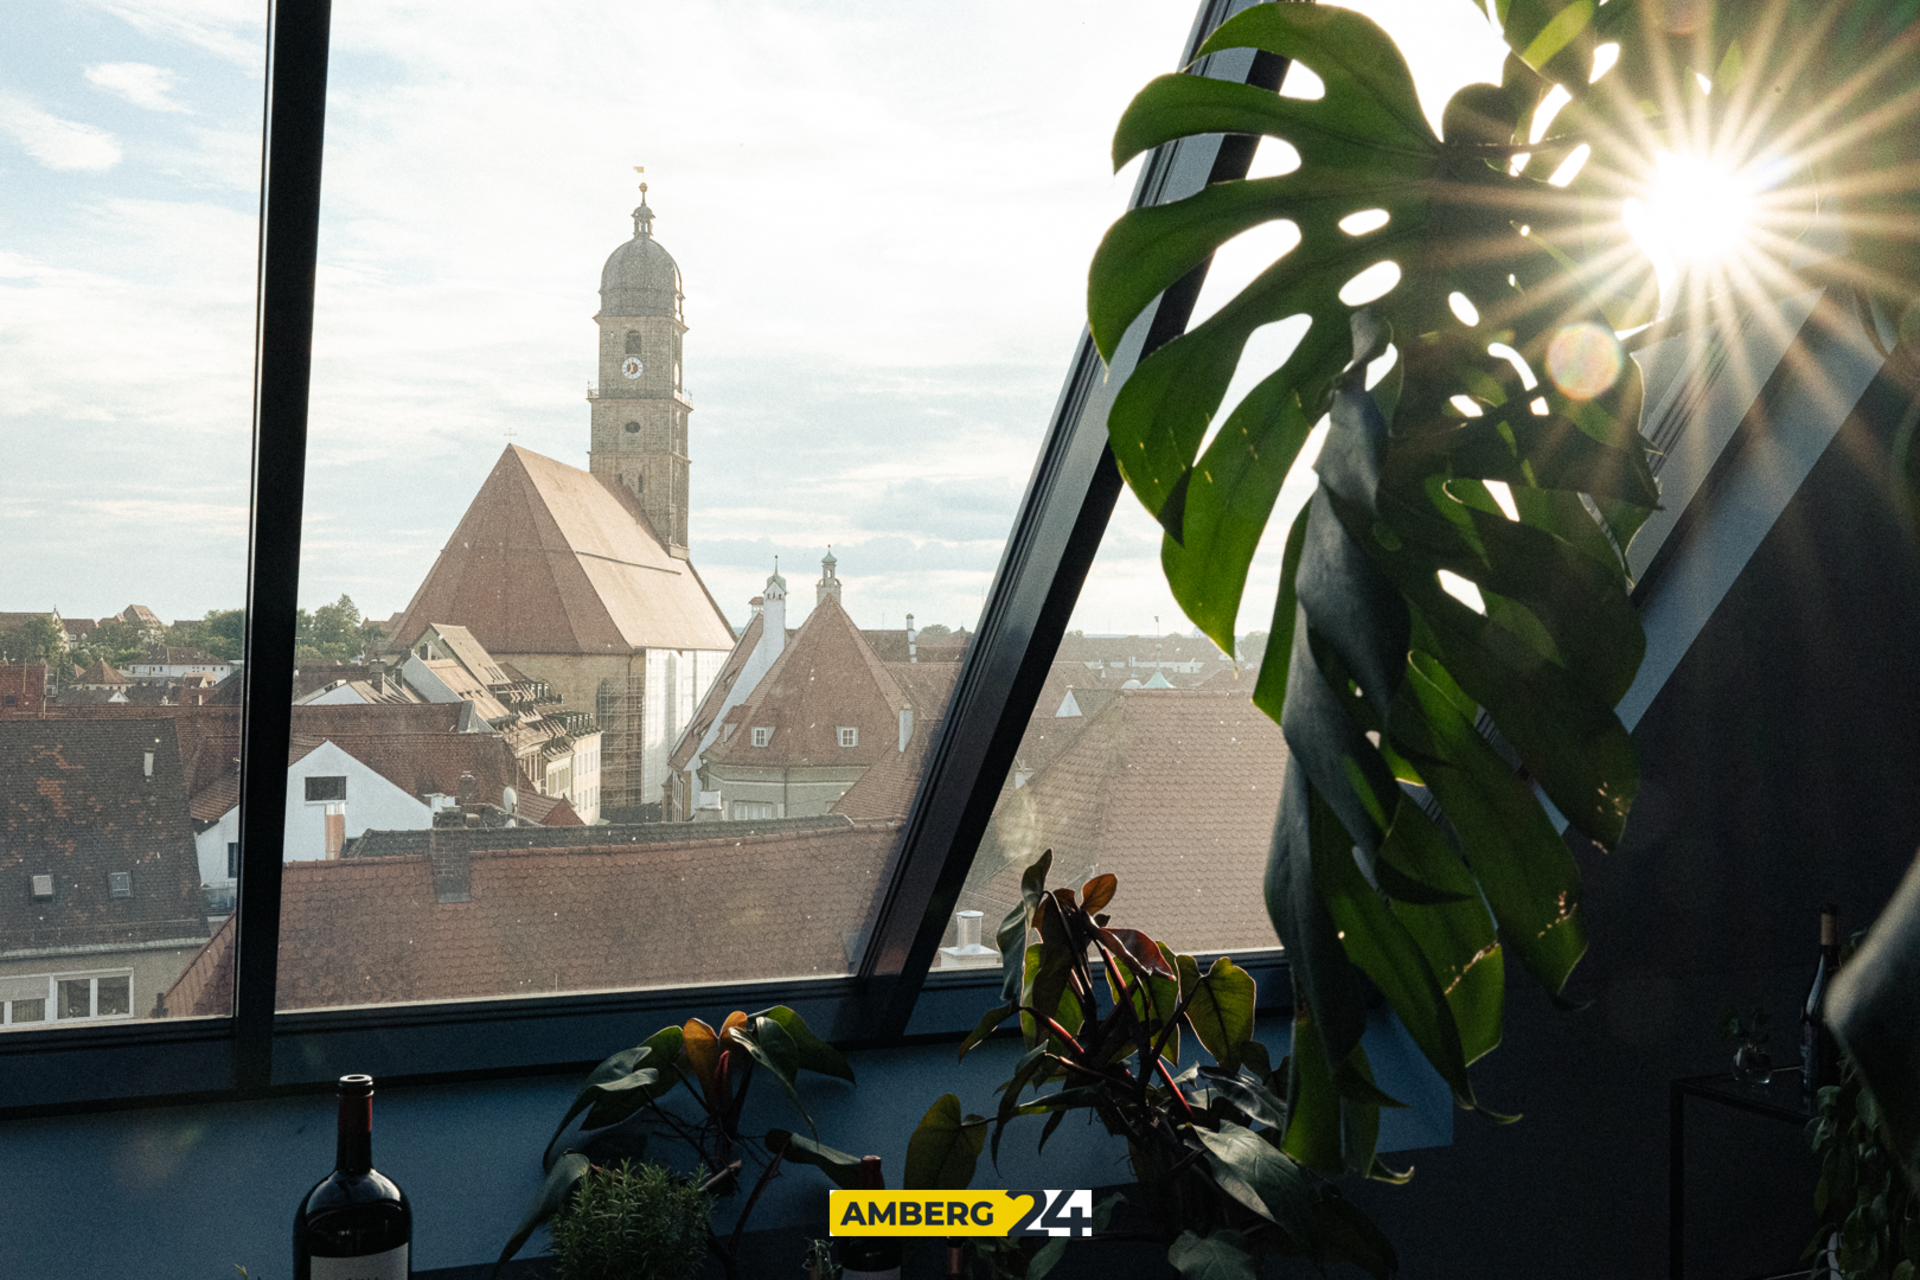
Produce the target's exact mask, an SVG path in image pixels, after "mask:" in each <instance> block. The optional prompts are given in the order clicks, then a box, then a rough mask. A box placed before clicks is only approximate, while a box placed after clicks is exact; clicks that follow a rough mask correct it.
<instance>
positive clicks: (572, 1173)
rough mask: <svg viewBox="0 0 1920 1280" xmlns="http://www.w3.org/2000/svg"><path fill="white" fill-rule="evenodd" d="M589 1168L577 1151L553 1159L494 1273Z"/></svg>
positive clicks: (556, 1208) (553, 1211)
mask: <svg viewBox="0 0 1920 1280" xmlns="http://www.w3.org/2000/svg"><path fill="white" fill-rule="evenodd" d="M615 1056H616V1057H618V1056H619V1055H617V1054H616V1055H615ZM565 1127H566V1126H565V1125H562V1126H561V1128H563V1129H564V1128H565ZM588 1168H589V1165H588V1162H587V1158H586V1157H585V1156H583V1155H581V1154H580V1153H579V1152H577V1151H569V1152H568V1153H567V1154H565V1155H563V1156H561V1157H560V1158H559V1159H558V1160H556V1161H554V1162H553V1168H552V1169H550V1170H548V1171H547V1176H546V1179H545V1180H544V1181H543V1182H541V1184H540V1189H539V1190H538V1191H536V1192H535V1193H534V1196H533V1206H532V1207H531V1208H529V1209H528V1210H527V1216H526V1217H524V1218H522V1219H520V1225H519V1226H518V1227H516V1228H514V1232H513V1235H512V1237H511V1238H510V1239H509V1240H508V1241H507V1247H506V1248H504V1249H502V1250H501V1251H500V1257H499V1258H498V1259H497V1260H496V1261H495V1262H494V1264H493V1273H492V1274H493V1275H495V1276H498V1275H499V1274H500V1268H501V1267H504V1266H505V1265H506V1264H507V1260H508V1259H509V1258H511V1257H513V1255H514V1254H516V1253H518V1252H520V1247H521V1246H522V1245H524V1244H526V1242H527V1241H528V1240H529V1239H530V1238H531V1237H532V1236H533V1233H534V1232H535V1231H537V1230H538V1229H539V1227H540V1224H541V1223H543V1222H548V1221H551V1220H552V1218H553V1215H554V1214H556V1213H559V1212H560V1207H561V1206H562V1205H564V1204H565V1203H566V1202H567V1196H568V1194H569V1193H571V1192H572V1190H573V1188H574V1184H576V1183H578V1182H579V1181H580V1179H582V1178H584V1177H586V1176H587V1169H588Z"/></svg>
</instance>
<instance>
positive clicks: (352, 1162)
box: [293, 1076, 413, 1280]
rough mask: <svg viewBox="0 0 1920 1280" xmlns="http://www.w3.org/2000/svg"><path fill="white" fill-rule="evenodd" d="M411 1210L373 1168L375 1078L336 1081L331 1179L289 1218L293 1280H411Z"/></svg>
mask: <svg viewBox="0 0 1920 1280" xmlns="http://www.w3.org/2000/svg"><path fill="white" fill-rule="evenodd" d="M412 1243H413V1210H412V1209H410V1208H409V1207H408V1206H407V1196H406V1193H405V1192H404V1191H402V1190H400V1188H399V1187H398V1186H396V1185H394V1182H393V1179H391V1178H389V1177H387V1176H386V1175H385V1174H383V1173H380V1172H379V1171H378V1170H376V1169H375V1168H374V1167H373V1077H372V1076H341V1077H340V1143H339V1150H338V1154H337V1155H336V1156H335V1158H334V1165H333V1172H332V1173H330V1174H328V1175H327V1176H326V1177H324V1178H322V1179H321V1180H320V1182H319V1183H318V1184H317V1185H316V1186H315V1187H314V1188H313V1190H311V1191H309V1192H307V1196H306V1199H304V1200H302V1201H301V1202H300V1211H299V1212H298V1213H296V1214H295V1215H294V1217H293V1277H294V1280H410V1278H411V1277H412V1275H413V1267H412V1262H411V1259H410V1258H409V1257H408V1254H409V1252H410V1246H411V1245H412Z"/></svg>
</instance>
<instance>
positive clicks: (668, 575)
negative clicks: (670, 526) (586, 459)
mask: <svg viewBox="0 0 1920 1280" xmlns="http://www.w3.org/2000/svg"><path fill="white" fill-rule="evenodd" d="M443 621H444V622H452V623H456V624H457V625H460V626H463V627H466V628H467V629H468V630H470V631H471V632H472V633H473V635H474V637H475V638H476V639H477V640H478V641H479V642H480V643H481V644H483V645H485V646H486V647H487V649H488V650H490V651H492V652H494V653H502V654H527V653H545V654H625V653H632V652H633V651H635V650H637V649H645V648H667V649H712V650H724V649H730V648H732V647H733V628H732V627H731V626H729V625H728V623H727V620H726V616H725V615H724V614H723V613H722V612H721V611H720V606H719V605H718V604H716V603H714V600H713V597H712V596H711V595H709V594H708V592H707V589H706V586H705V584H703V583H702V582H701V581H700V577H699V575H698V574H697V573H695V572H694V568H693V565H692V564H691V563H690V562H688V561H685V560H679V559H676V558H674V557H673V556H670V555H668V554H667V550H666V548H665V547H664V546H662V545H661V543H660V540H659V539H658V538H657V537H655V536H654V533H653V530H652V529H651V527H650V526H649V525H648V524H647V520H646V516H645V515H643V514H642V513H641V510H640V504H639V502H638V500H637V499H635V498H634V496H633V495H632V494H631V493H629V492H628V491H627V490H626V489H624V488H622V487H620V486H619V485H615V484H611V483H609V482H607V481H604V480H602V479H600V478H599V477H598V476H593V475H589V474H588V473H587V472H585V471H581V470H579V469H578V468H575V467H569V466H567V465H566V464H565V463H562V462H556V461H554V460H553V459H552V458H546V457H542V456H541V455H540V454H537V453H533V452H531V451H529V450H526V449H522V448H520V447H519V446H518V445H509V446H508V447H507V450H506V452H505V453H503V454H502V455H501V456H500V461H499V462H498V463H497V464H496V465H495V466H494V469H493V473H492V474H491V475H489V476H488V477H487V479H486V482H485V483H484V484H483V485H481V487H480V492H479V493H478V494H476V495H475V496H474V499H473V503H472V505H470V506H469V507H468V508H467V513H466V515H465V516H464V517H462V519H461V521H460V524H459V527H458V528H456V529H455V530H454V532H453V537H452V538H450V539H448V541H447V545H446V548H445V549H444V550H442V551H441V553H440V556H439V559H438V560H436V561H435V562H434V566H433V568H432V570H431V571H429V572H428V574H427V578H426V581H424V582H423V583H421V584H420V589H419V591H417V592H415V593H414V597H413V600H412V602H411V603H410V604H409V605H408V606H407V612H406V616H405V617H404V618H403V619H402V620H401V622H400V623H399V625H398V626H397V627H396V628H395V630H394V632H393V634H392V637H391V643H392V644H394V645H395V646H396V647H402V646H407V645H411V644H412V643H413V642H414V640H415V639H417V638H418V637H419V636H420V634H421V633H422V632H423V631H424V630H425V629H426V627H427V626H428V624H429V623H437V622H443Z"/></svg>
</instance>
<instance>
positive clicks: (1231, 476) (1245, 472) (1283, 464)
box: [1160, 373, 1312, 653]
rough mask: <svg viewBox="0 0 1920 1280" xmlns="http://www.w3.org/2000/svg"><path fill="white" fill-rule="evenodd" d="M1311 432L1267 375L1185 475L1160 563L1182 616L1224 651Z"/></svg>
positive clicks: (1280, 385)
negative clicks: (1258, 553) (1284, 487)
mask: <svg viewBox="0 0 1920 1280" xmlns="http://www.w3.org/2000/svg"><path fill="white" fill-rule="evenodd" d="M1311 428H1312V424H1311V423H1310V422H1309V421H1308V420H1307V416H1306V414H1305V413H1303V412H1302V411H1301V409H1300V400H1299V397H1298V396H1297V395H1295V394H1294V391H1293V389H1292V387H1291V386H1289V385H1287V381H1286V378H1285V377H1284V375H1283V374H1279V373H1276V374H1272V375H1270V376H1269V377H1268V378H1267V380H1266V381H1265V382H1263V383H1261V385H1260V386H1258V387H1255V388H1254V389H1253V390H1252V391H1251V392H1249V393H1248V395H1247V397H1246V399H1244V400H1242V401H1241V402H1240V404H1239V406H1238V407H1236V408H1235V409H1234V411H1233V414H1232V416H1230V417H1229V418H1228V419H1227V422H1226V425H1224V426H1223V427H1221V428H1220V432H1219V434H1218V435H1216V436H1215V437H1214V438H1213V442H1212V443H1211V444H1209V445H1208V446H1207V449H1206V452H1205V453H1203V454H1202V455H1201V456H1200V459H1199V460H1198V461H1197V462H1195V463H1194V465H1193V467H1192V469H1191V470H1190V471H1188V473H1187V476H1188V482H1187V484H1186V487H1185V490H1184V494H1185V499H1186V500H1185V503H1184V505H1183V507H1182V512H1181V537H1180V539H1179V540H1178V541H1176V540H1175V539H1174V538H1173V537H1172V536H1168V537H1167V538H1165V539H1164V540H1163V542H1162V545H1161V548H1160V565H1161V568H1162V569H1164V570H1165V572H1166V575H1167V585H1168V587H1170V588H1171V589H1172V591H1173V595H1174V599H1176V600H1177V601H1179V603H1180V608H1181V609H1182V611H1183V612H1185V613H1186V615H1187V616H1188V617H1189V618H1191V619H1193V621H1194V623H1195V625H1197V626H1198V627H1199V628H1200V630H1201V631H1202V632H1203V633H1205V634H1206V635H1207V636H1209V637H1210V638H1212V640H1213V642H1214V643H1215V644H1217V645H1219V646H1220V647H1221V649H1223V650H1225V651H1226V652H1228V653H1231V652H1233V645H1234V639H1233V628H1234V623H1235V620H1236V619H1237V618H1238V617H1239V615H1240V599H1241V594H1242V592H1243V591H1244V590H1245V587H1246V581H1247V570H1248V568H1249V567H1250V566H1251V565H1252V563H1253V554H1254V551H1255V549H1256V548H1257V547H1258V546H1259V543H1260V538H1261V535H1262V534H1263V533H1264V532H1265V530H1266V527H1267V519H1268V517H1269V516H1270V515H1272V513H1273V504H1274V500H1275V499H1276V498H1278V497H1279V495H1280V486H1281V484H1282V483H1283V482H1284V481H1285V480H1286V478H1287V473H1288V471H1289V470H1290V469H1291V468H1292V466H1293V461H1294V459H1295V457H1297V456H1298V455H1299V452H1300V446H1301V445H1302V444H1303V443H1304V442H1305V441H1306V438H1307V433H1308V431H1309V430H1311Z"/></svg>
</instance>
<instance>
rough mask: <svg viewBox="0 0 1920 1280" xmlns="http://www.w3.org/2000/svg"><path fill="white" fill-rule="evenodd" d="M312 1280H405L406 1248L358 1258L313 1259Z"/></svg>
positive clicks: (407, 1273)
mask: <svg viewBox="0 0 1920 1280" xmlns="http://www.w3.org/2000/svg"><path fill="white" fill-rule="evenodd" d="M309 1267H310V1272H309V1273H310V1274H311V1275H312V1276H313V1280H407V1277H408V1275H409V1272H408V1270H407V1246H405V1245H399V1246H397V1247H395V1248H392V1249H388V1250H387V1251H386V1252H384V1253H369V1254H366V1255H365V1256H363V1257H359V1258H313V1259H311V1260H310V1262H309Z"/></svg>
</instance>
